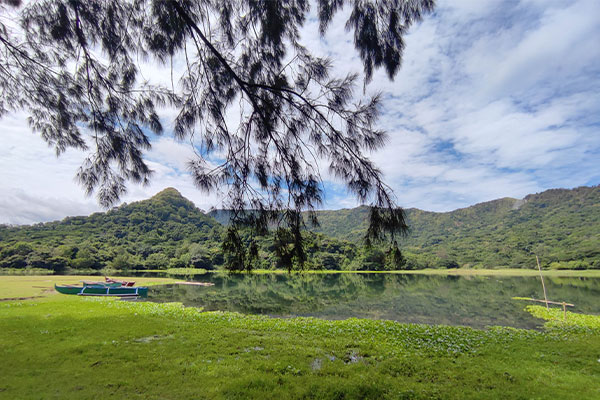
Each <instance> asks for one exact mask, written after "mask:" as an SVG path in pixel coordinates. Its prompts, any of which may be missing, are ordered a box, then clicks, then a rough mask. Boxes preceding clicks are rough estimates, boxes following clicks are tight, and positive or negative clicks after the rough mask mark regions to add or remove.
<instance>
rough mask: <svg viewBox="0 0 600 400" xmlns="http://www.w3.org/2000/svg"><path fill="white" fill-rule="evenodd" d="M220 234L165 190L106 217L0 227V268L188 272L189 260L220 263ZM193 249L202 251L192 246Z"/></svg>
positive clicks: (173, 192) (211, 222)
mask: <svg viewBox="0 0 600 400" xmlns="http://www.w3.org/2000/svg"><path fill="white" fill-rule="evenodd" d="M221 231H222V226H221V225H220V224H219V223H218V222H217V221H215V220H214V219H213V218H211V217H209V216H207V215H205V214H203V213H202V212H201V211H200V210H199V209H198V208H196V206H195V205H194V203H192V202H191V201H189V200H187V199H186V198H184V197H183V196H182V195H181V194H180V193H179V192H178V191H177V190H175V189H173V188H168V189H165V190H163V191H162V192H160V193H158V194H156V195H155V196H154V197H152V198H151V199H148V200H144V201H140V202H135V203H131V204H124V205H121V206H120V207H116V208H114V209H112V210H110V211H108V212H105V213H95V214H92V215H90V216H87V217H67V218H65V219H63V220H62V221H56V222H49V223H41V224H36V225H31V226H19V227H8V226H2V227H0V268H2V267H4V268H25V267H35V268H50V269H55V270H60V269H64V268H74V269H99V268H103V267H114V268H119V269H120V268H134V267H137V266H141V265H143V266H146V267H148V268H164V267H165V266H169V265H171V266H181V265H186V266H187V264H189V263H190V261H191V258H192V255H193V256H194V257H197V258H202V257H204V256H205V258H206V257H210V256H211V255H213V254H217V256H216V258H218V257H219V255H218V254H219V253H220V252H219V245H220V240H221ZM197 243H202V246H200V247H199V246H195V247H194V246H192V245H193V244H197ZM190 251H192V252H193V254H192V255H190ZM211 261H212V259H211ZM215 261H218V260H215ZM221 262H222V261H221Z"/></svg>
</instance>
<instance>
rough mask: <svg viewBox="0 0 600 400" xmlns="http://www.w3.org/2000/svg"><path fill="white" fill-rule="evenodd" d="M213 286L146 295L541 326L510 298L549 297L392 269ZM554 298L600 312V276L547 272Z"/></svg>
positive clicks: (527, 282)
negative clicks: (561, 275)
mask: <svg viewBox="0 0 600 400" xmlns="http://www.w3.org/2000/svg"><path fill="white" fill-rule="evenodd" d="M194 278H195V279H196V280H198V281H208V282H213V283H214V284H215V286H211V287H198V286H185V285H164V286H157V287H152V288H151V290H150V292H149V296H148V300H149V301H155V302H169V301H177V302H182V303H184V304H185V305H188V306H197V307H203V308H204V309H205V310H207V311H209V310H210V311H212V310H222V311H237V312H241V313H248V314H266V315H271V316H278V317H292V316H313V317H319V318H326V319H346V318H350V317H357V318H372V319H390V320H396V321H400V322H411V323H427V324H448V325H467V326H473V327H478V328H482V327H486V326H492V325H502V326H513V327H517V328H539V327H540V326H541V325H542V321H540V320H538V319H535V318H533V317H531V316H530V315H529V314H528V313H526V312H525V311H523V309H524V308H525V306H526V305H527V304H533V303H528V302H524V301H515V300H512V299H511V297H514V296H520V297H535V298H543V293H542V289H541V285H540V282H539V278H535V277H485V276H428V275H390V274H327V275H292V276H289V275H276V274H273V275H231V276H230V275H220V274H206V275H201V276H198V275H197V276H195V277H194ZM545 281H546V286H547V290H548V295H549V297H550V298H551V299H553V300H559V301H563V300H565V301H568V302H571V303H574V304H575V305H576V308H575V311H576V312H583V313H592V314H594V313H595V314H598V313H600V304H599V302H598V299H600V279H594V278H545Z"/></svg>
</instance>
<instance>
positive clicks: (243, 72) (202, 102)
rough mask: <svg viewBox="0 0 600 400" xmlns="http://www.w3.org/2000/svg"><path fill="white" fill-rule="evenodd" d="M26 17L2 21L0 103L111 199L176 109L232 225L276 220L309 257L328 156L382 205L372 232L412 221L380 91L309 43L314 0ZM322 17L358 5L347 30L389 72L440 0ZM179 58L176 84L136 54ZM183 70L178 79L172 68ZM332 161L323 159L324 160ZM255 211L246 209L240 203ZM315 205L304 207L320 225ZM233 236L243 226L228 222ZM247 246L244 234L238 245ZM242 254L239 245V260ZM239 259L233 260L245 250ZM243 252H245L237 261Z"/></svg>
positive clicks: (64, 1)
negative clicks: (380, 162) (146, 72)
mask: <svg viewBox="0 0 600 400" xmlns="http://www.w3.org/2000/svg"><path fill="white" fill-rule="evenodd" d="M18 3H19V2H18V1H14V0H13V1H9V2H5V3H3V5H0V7H2V10H1V12H2V14H3V15H5V14H10V13H18V15H17V17H18V21H19V22H18V24H19V26H18V28H17V27H14V26H12V25H10V26H9V25H8V24H3V23H1V22H0V89H1V90H2V97H1V98H0V115H2V114H4V113H6V112H8V111H11V110H20V109H23V110H25V111H27V112H28V114H29V123H30V125H31V127H32V128H33V130H35V131H36V132H39V133H40V135H41V136H42V138H43V139H44V140H45V141H46V142H48V143H49V144H50V145H52V146H53V147H54V148H55V149H56V151H57V153H61V152H63V151H64V150H66V149H67V148H70V147H74V148H79V149H83V150H85V151H87V152H88V154H89V155H88V157H87V158H86V160H85V162H84V163H83V165H82V166H81V168H80V169H79V171H78V173H77V178H78V180H79V181H80V182H81V184H82V185H83V187H84V188H85V190H86V192H87V193H88V194H91V193H93V192H95V193H96V194H97V197H98V199H99V201H100V203H101V204H103V205H104V206H110V205H112V204H114V202H115V201H117V200H118V198H119V196H120V195H122V194H123V193H124V191H125V190H126V183H127V182H128V181H134V182H142V183H145V182H147V181H148V179H150V177H151V174H152V171H151V169H150V168H149V166H148V164H147V163H146V161H145V160H144V151H146V150H148V149H149V148H150V146H151V143H150V140H149V133H150V132H152V133H154V134H161V133H162V132H163V130H164V128H163V121H161V119H160V118H159V115H158V110H159V109H160V108H161V107H164V106H168V107H173V108H175V109H176V110H177V117H176V118H175V120H174V121H169V122H172V123H173V131H174V134H175V136H176V137H177V138H178V139H187V140H190V141H192V142H193V143H194V148H195V150H196V152H197V158H196V159H195V160H193V161H192V162H190V165H189V168H190V171H191V172H192V175H193V179H194V182H195V184H196V185H197V186H198V187H199V188H200V189H202V190H205V191H207V192H213V191H216V190H220V189H222V188H225V191H226V192H227V193H226V194H227V196H226V199H227V200H226V204H224V206H225V207H227V208H230V209H232V210H234V211H235V218H234V229H235V228H238V227H239V226H240V225H241V224H248V223H249V224H250V225H252V226H253V227H254V228H255V229H256V231H257V232H259V233H260V232H263V233H264V231H265V230H266V229H267V228H269V227H272V226H273V225H276V226H278V228H280V229H285V230H287V233H286V235H291V237H292V239H293V247H294V250H293V251H294V252H295V257H294V258H295V259H297V260H299V261H300V262H302V261H303V259H304V258H303V256H302V253H303V249H302V235H301V233H300V232H301V226H302V225H303V224H304V220H303V216H302V214H301V211H307V210H308V211H312V210H314V209H315V208H316V207H317V206H318V205H319V204H320V203H321V200H322V194H323V182H322V179H321V175H320V169H319V168H320V167H323V166H324V165H323V164H324V163H325V164H326V165H325V166H326V167H328V168H329V169H330V171H331V172H332V173H333V174H334V175H335V176H337V177H338V178H339V179H341V180H342V181H343V182H345V183H346V185H347V187H348V189H349V190H350V191H351V192H352V193H353V194H355V195H356V196H357V198H358V200H359V201H360V202H361V203H365V204H371V205H372V206H373V208H372V209H371V210H372V212H371V219H370V221H371V222H370V229H369V230H368V231H367V234H368V237H369V238H370V239H381V237H382V232H383V233H386V232H387V233H391V234H392V236H393V235H394V234H397V233H401V232H403V231H404V230H405V228H406V224H405V221H404V214H403V212H402V210H401V209H400V208H398V207H396V204H395V202H394V198H393V194H392V192H391V190H390V189H389V187H388V186H386V185H385V183H384V182H383V180H382V176H381V172H380V171H379V170H378V169H377V167H376V166H375V165H374V164H373V163H372V162H371V161H370V160H369V159H368V157H367V156H366V153H368V152H369V151H372V150H376V149H378V148H380V147H381V146H382V145H383V144H384V143H385V140H386V134H385V132H383V131H381V130H379V129H377V127H376V121H377V118H378V115H379V111H380V102H381V98H380V96H379V95H375V96H373V97H365V96H362V95H361V93H360V92H358V93H357V86H358V83H359V82H358V81H359V75H358V74H349V75H347V76H336V75H335V74H334V70H333V63H332V60H330V59H328V58H323V57H316V56H314V55H313V54H311V52H310V49H307V48H306V47H305V46H304V45H303V44H302V43H301V34H300V32H301V28H302V27H303V25H304V23H305V22H306V19H307V16H308V13H309V10H310V7H311V6H314V5H315V4H311V2H309V1H307V0H202V1H193V2H192V1H164V0H104V1H81V0H44V1H37V2H31V3H28V4H27V5H26V6H23V7H21V8H18V9H17V10H16V11H15V10H14V9H13V8H11V7H9V6H8V5H12V6H14V5H17V4H18ZM316 7H317V15H318V20H319V30H320V33H321V35H323V34H325V32H326V31H327V28H328V26H329V25H330V23H331V21H332V19H333V18H334V16H335V15H336V14H337V13H338V12H339V11H340V10H342V9H343V8H344V7H347V8H348V9H350V13H349V15H348V18H347V21H346V30H347V31H349V32H350V33H351V34H352V35H353V37H354V45H355V48H356V50H357V52H358V54H359V56H360V59H361V60H362V63H363V66H364V83H365V84H366V83H368V82H369V81H370V80H371V78H372V76H373V73H374V71H375V70H376V69H378V68H383V69H385V71H386V72H387V74H388V76H389V77H390V78H393V77H394V76H395V75H396V73H397V71H398V69H399V67H400V65H401V60H402V52H403V49H404V46H405V45H404V41H403V35H404V34H405V33H406V32H407V30H408V28H409V27H410V26H411V25H412V24H413V23H414V22H415V21H419V20H420V19H421V18H422V17H423V16H424V15H425V14H427V13H429V12H431V11H432V9H433V7H434V1H433V0H386V1H377V0H318V1H316ZM140 59H142V60H149V62H159V63H162V64H169V65H171V66H172V65H173V63H174V61H175V62H176V63H177V62H181V63H182V64H183V68H180V69H177V68H172V69H171V70H172V85H171V86H170V87H168V86H158V85H152V84H151V83H149V82H146V81H144V79H143V78H142V76H141V73H140V68H141V67H140V64H139V62H138V60H140ZM173 75H175V76H173ZM323 160H324V161H323ZM248 209H252V210H255V211H254V212H252V213H250V214H248V213H245V212H244V210H248ZM314 217H315V216H314V214H310V215H309V218H310V219H311V221H313V222H314V219H315V218H314ZM231 239H232V240H233V242H231V243H230V246H229V247H231V249H235V248H238V247H239V246H237V245H236V244H235V239H236V235H231ZM236 246H237V247H236ZM241 256H242V255H241V254H239V255H238V256H237V258H238V259H239V258H240V257H241ZM233 259H236V257H234V258H233ZM238 261H239V260H238Z"/></svg>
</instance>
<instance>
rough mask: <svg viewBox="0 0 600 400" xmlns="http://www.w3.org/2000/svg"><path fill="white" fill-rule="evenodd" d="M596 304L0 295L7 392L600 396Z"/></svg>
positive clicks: (0, 389) (1, 283)
mask: <svg viewBox="0 0 600 400" xmlns="http://www.w3.org/2000/svg"><path fill="white" fill-rule="evenodd" d="M6 278H13V277H2V278H0V293H4V290H5V288H6V287H7V286H9V285H10V282H8V281H7V280H6ZM46 278H47V277H41V278H40V279H46ZM20 286H21V289H20V290H21V291H20V292H19V291H15V293H16V294H17V296H20V297H25V294H26V293H25V292H24V290H25V289H26V283H25V282H20ZM15 297H16V296H15ZM541 308H542V310H541V314H540V315H539V316H545V317H547V318H548V319H550V320H551V321H550V322H549V324H550V323H551V322H552V321H554V320H555V319H556V318H557V315H555V314H554V311H552V312H550V313H549V314H548V315H545V314H543V313H544V312H546V310H545V308H543V307H541ZM530 310H531V311H532V312H534V313H538V312H540V311H539V309H538V307H537V306H532V307H530ZM558 312H559V314H560V315H558V317H560V318H562V311H561V310H558ZM542 314H543V315H542ZM569 314H571V313H569ZM598 318H600V317H573V318H572V319H571V315H569V319H568V321H571V322H570V324H571V325H572V326H571V325H569V326H563V325H560V324H558V323H556V324H555V325H551V326H550V327H549V330H548V332H547V333H541V332H534V331H527V330H517V329H510V328H493V329H490V330H487V331H484V330H476V329H471V328H465V327H448V326H428V325H411V324H399V323H395V322H391V321H373V320H361V319H348V320H344V321H325V320H318V319H313V318H292V319H277V318H268V317H260V316H246V315H241V314H236V313H221V312H201V310H198V309H195V308H184V307H182V306H181V305H180V304H175V303H170V304H154V303H142V302H124V301H118V300H111V299H98V298H81V297H78V296H59V295H55V296H47V297H45V298H37V299H34V300H27V301H4V302H0V326H1V327H2V329H0V357H1V359H2V363H0V377H2V379H0V399H34V398H40V399H41V398H43V399H65V398H73V399H96V398H115V399H122V398H128V399H188V398H189V399H192V398H193V399H205V398H207V399H208V398H211V399H212V398H222V399H236V398H238V399H241V398H244V399H245V398H258V399H268V398H272V399H284V398H285V399H288V398H303V399H359V398H368V399H379V398H393V399H402V398H405V399H431V398H443V399H446V398H448V399H469V398H484V399H488V398H504V399H523V398H527V399H531V398H540V399H558V398H560V399H584V398H585V399H588V398H589V399H592V398H600V386H599V385H598V382H599V381H600V363H599V362H598V358H600V339H599V335H598V333H597V331H595V330H594V329H595V328H594V327H595V326H596V324H598ZM555 322H556V321H555ZM573 327H576V328H573Z"/></svg>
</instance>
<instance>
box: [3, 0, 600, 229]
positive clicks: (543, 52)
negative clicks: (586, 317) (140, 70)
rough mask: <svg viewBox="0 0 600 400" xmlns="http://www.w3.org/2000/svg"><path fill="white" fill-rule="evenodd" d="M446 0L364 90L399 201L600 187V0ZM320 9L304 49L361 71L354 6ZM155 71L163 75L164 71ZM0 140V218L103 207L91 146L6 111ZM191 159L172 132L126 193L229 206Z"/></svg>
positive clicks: (333, 187)
mask: <svg viewBox="0 0 600 400" xmlns="http://www.w3.org/2000/svg"><path fill="white" fill-rule="evenodd" d="M437 4H438V6H437V8H436V11H435V12H434V14H432V15H429V16H427V17H426V18H425V20H424V21H423V22H421V23H419V24H417V25H415V26H413V27H412V28H411V30H410V32H409V34H408V35H407V37H406V50H405V53H404V58H403V66H402V69H401V71H400V72H399V73H398V75H397V76H396V77H395V79H394V81H393V82H390V80H389V79H388V78H387V76H386V75H385V74H384V73H383V72H381V71H380V72H378V73H376V74H375V76H374V79H373V81H372V82H371V83H370V84H369V86H368V87H367V94H368V93H374V92H377V91H381V92H382V93H383V114H382V117H381V120H380V122H379V124H380V127H381V128H383V129H385V130H386V131H387V132H388V135H389V141H388V143H387V144H386V146H385V147H384V148H383V149H381V150H379V151H377V152H375V153H372V154H371V155H370V157H371V159H372V160H374V161H375V163H376V164H377V165H378V166H379V168H380V169H381V170H382V171H383V173H384V178H385V181H386V182H387V183H388V184H389V185H390V186H391V187H392V188H393V190H394V192H395V194H396V196H397V202H398V204H399V205H400V206H402V207H406V208H409V207H416V208H420V209H424V210H429V211H438V212H444V211H451V210H454V209H457V208H462V207H468V206H470V205H473V204H476V203H480V202H484V201H489V200H494V199H497V198H502V197H514V198H522V197H524V196H526V195H527V194H530V193H537V192H541V191H544V190H547V189H551V188H573V187H578V186H591V185H598V184H600V161H599V160H600V1H598V0H579V1H577V0H573V1H567V0H557V1H553V0H521V1H516V0H515V1H509V0H498V1H495V0H452V1H450V0H438V3H437ZM313 8H314V7H313ZM312 12H313V15H312V16H311V18H309V20H308V21H307V23H306V24H305V26H304V28H303V36H302V37H303V42H304V43H305V45H306V46H307V47H308V48H309V49H310V50H311V51H313V52H314V53H316V54H319V55H327V56H329V57H331V58H332V59H333V60H334V67H335V71H336V73H340V74H344V73H347V72H361V71H362V64H361V62H360V60H359V58H358V56H357V53H356V51H355V50H354V46H353V43H352V37H351V35H350V34H348V33H346V32H345V30H344V22H345V21H344V14H340V15H338V16H337V17H336V18H335V19H334V21H333V23H332V24H331V26H330V28H329V30H328V32H327V34H326V35H325V37H320V36H319V35H318V29H317V22H316V19H315V18H314V12H315V10H313V11H312ZM145 73H146V74H147V75H149V76H150V78H152V77H157V76H161V74H162V75H164V71H160V69H159V68H154V67H146V69H145ZM165 118H167V119H168V115H165ZM167 126H168V122H167ZM0 140H1V142H0V223H8V224H31V223H36V222H44V221H52V220H57V219H62V218H64V217H65V216H68V215H87V214H90V213H92V212H95V211H101V210H102V209H101V207H100V206H99V205H98V203H97V202H96V200H95V198H94V197H86V196H85V194H84V191H83V189H82V188H81V187H80V186H79V185H78V184H77V183H76V182H75V180H74V176H75V174H76V172H77V168H78V167H79V165H80V164H81V162H82V160H83V158H84V156H85V154H84V153H81V152H79V151H75V150H68V151H67V152H66V153H64V154H62V155H61V156H60V157H58V158H57V157H56V155H55V153H54V150H53V149H52V148H50V147H48V146H47V145H46V143H45V142H44V141H43V140H42V139H41V138H40V137H39V136H37V135H36V134H35V133H32V132H31V130H30V128H29V127H28V125H27V122H26V115H25V114H21V113H18V114H11V115H7V116H4V117H3V118H2V119H0ZM193 157H194V153H193V151H192V149H191V147H190V146H189V145H188V144H186V143H181V142H177V141H175V140H174V139H173V138H172V137H169V134H168V132H167V134H166V135H164V136H162V137H160V138H155V139H154V140H153V142H152V149H151V150H150V151H148V152H147V153H146V154H145V158H146V160H147V161H148V163H149V165H150V167H151V168H152V169H153V170H154V171H155V173H154V176H153V178H152V181H151V183H150V185H149V186H140V185H137V184H133V183H131V184H129V185H128V193H127V194H126V195H125V196H124V197H123V201H125V202H132V201H138V200H143V199H146V198H149V197H151V196H152V195H154V194H156V193H157V192H159V191H160V190H162V189H164V188H166V187H175V188H176V189H178V190H179V191H180V192H181V193H182V194H183V195H184V196H185V197H187V198H188V199H190V200H192V201H193V202H194V203H195V204H196V205H197V206H198V207H199V208H201V209H204V210H208V209H210V208H211V207H215V208H219V207H220V205H221V198H220V197H219V195H210V196H207V195H206V194H204V193H202V192H200V191H199V190H197V189H196V188H195V187H194V185H193V183H192V180H191V177H190V175H189V173H188V172H187V169H186V162H187V161H188V160H189V159H191V158H193ZM326 176H328V175H326ZM326 179H329V178H326ZM324 184H325V189H326V192H325V202H324V205H323V208H324V209H338V208H347V207H354V206H356V205H358V203H357V201H356V199H355V198H353V197H352V196H351V195H349V194H348V193H347V191H346V190H345V188H344V186H343V184H341V183H340V182H335V181H329V180H326V181H325V182H324Z"/></svg>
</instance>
